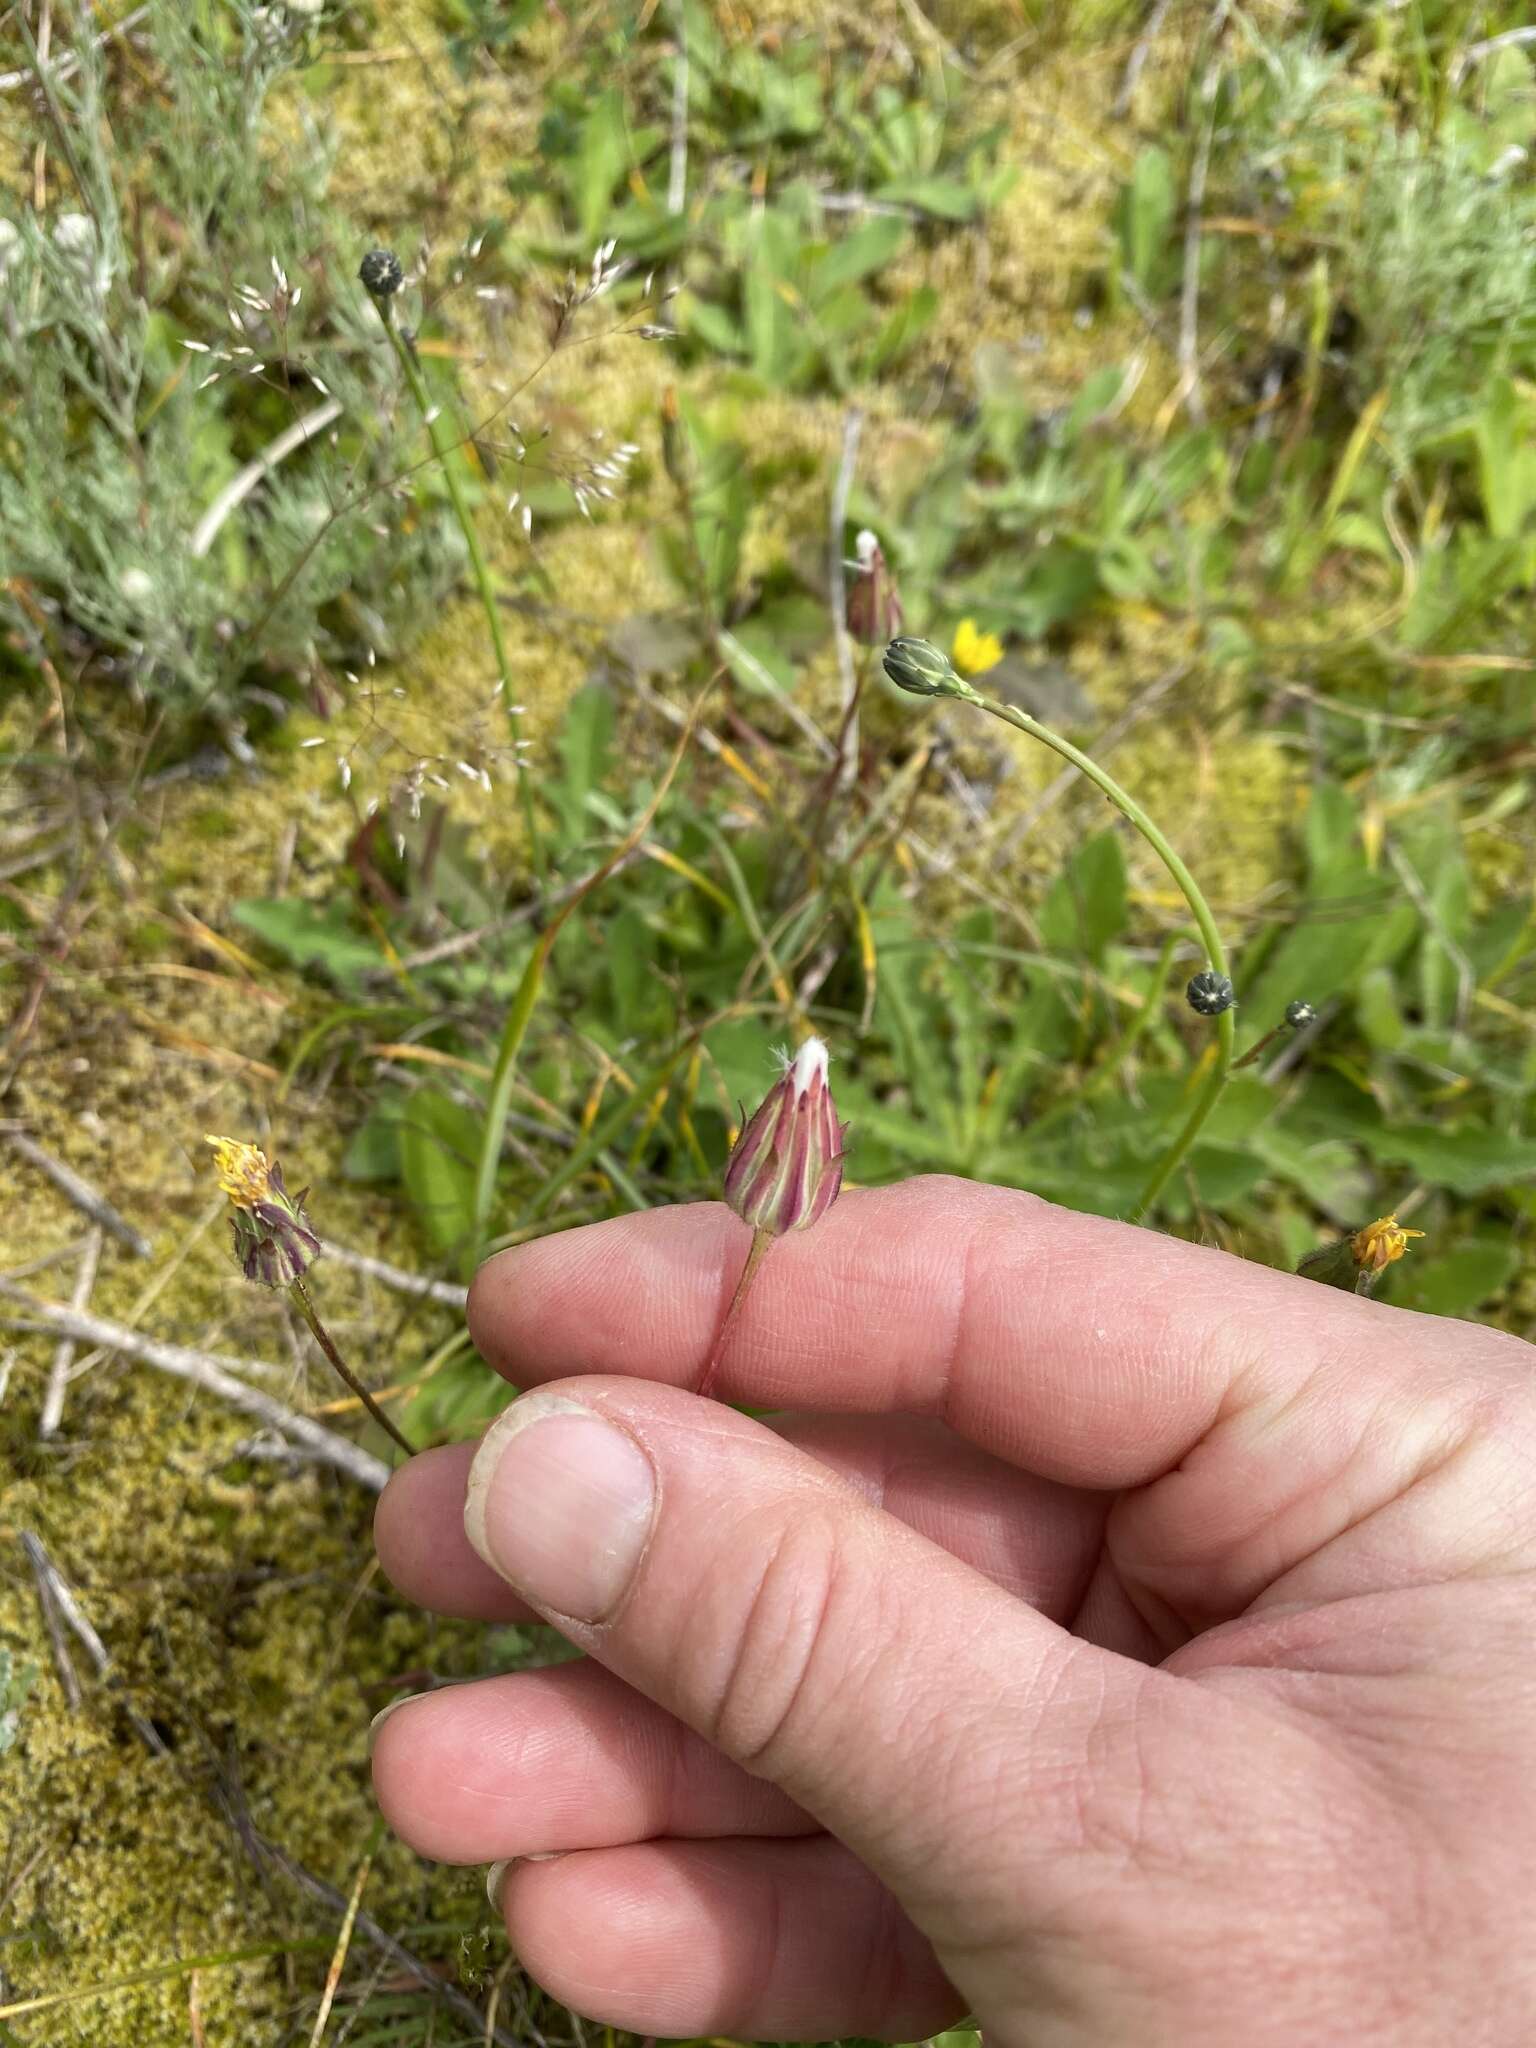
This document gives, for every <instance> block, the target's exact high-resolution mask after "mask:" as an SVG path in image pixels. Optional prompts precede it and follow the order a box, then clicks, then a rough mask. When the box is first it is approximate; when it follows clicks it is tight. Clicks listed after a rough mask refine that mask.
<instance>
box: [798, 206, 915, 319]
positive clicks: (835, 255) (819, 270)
mask: <svg viewBox="0 0 1536 2048" xmlns="http://www.w3.org/2000/svg"><path fill="white" fill-rule="evenodd" d="M906 239H907V224H906V222H905V221H904V220H901V219H900V218H899V217H898V216H896V215H894V214H888V213H885V214H876V216H875V218H874V219H873V220H868V221H865V223H864V225H863V226H862V227H858V228H855V229H854V230H853V232H852V234H848V235H844V236H843V237H842V238H841V240H839V241H836V242H833V243H831V244H830V245H829V246H828V248H827V251H826V254H825V255H824V256H822V257H821V258H820V259H819V260H818V261H817V263H816V264H815V267H814V269H813V272H812V280H813V282H812V290H813V292H814V294H815V296H816V298H817V299H818V300H820V299H823V298H829V297H830V296H831V295H832V293H833V292H835V291H839V290H840V289H841V288H842V287H843V286H844V285H849V284H858V283H860V282H861V281H862V280H863V279H864V278H866V277H869V276H871V275H872V274H873V273H874V272H875V271H877V270H883V269H884V267H885V265H886V264H887V263H889V262H890V261H891V259H892V257H893V256H895V254H896V252H897V250H898V249H900V247H901V245H902V243H903V242H904V241H905V240H906Z"/></svg>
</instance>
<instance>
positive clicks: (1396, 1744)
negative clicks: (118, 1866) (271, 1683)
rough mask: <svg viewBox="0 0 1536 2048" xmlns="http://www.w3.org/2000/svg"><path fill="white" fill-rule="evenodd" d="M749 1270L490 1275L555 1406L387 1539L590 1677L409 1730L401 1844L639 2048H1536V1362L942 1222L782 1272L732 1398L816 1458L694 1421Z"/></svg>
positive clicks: (697, 1236) (710, 1251)
mask: <svg viewBox="0 0 1536 2048" xmlns="http://www.w3.org/2000/svg"><path fill="white" fill-rule="evenodd" d="M744 1237H745V1232H744V1230H743V1227H742V1225H741V1224H739V1223H738V1222H737V1221H736V1220H735V1219H734V1218H732V1217H731V1216H730V1215H729V1214H728V1212H727V1211H726V1210H725V1209H723V1208H721V1207H718V1206H715V1205H704V1206H699V1207H690V1208H674V1209H664V1210H656V1211H652V1212H650V1213H647V1214H643V1215H633V1216H625V1217H622V1218H619V1219H617V1220H616V1221H613V1222H609V1223H602V1224H597V1225H594V1226H592V1227H591V1228H588V1229H584V1230H578V1231H573V1232H571V1233H570V1234H568V1235H563V1236H557V1237H551V1238H547V1239H544V1240H541V1241H540V1242H538V1243H535V1244H531V1245H528V1246H525V1247H523V1248H521V1249H519V1250H516V1251H513V1252H509V1253H504V1254H502V1255H501V1256H500V1257H498V1258H495V1259H493V1260H492V1261H491V1262H490V1263H489V1264H488V1265H487V1266H486V1267H485V1268H484V1269H483V1270H482V1272H481V1273H480V1275H479V1277H478V1279H477V1281H476V1283H475V1287H474V1290H473V1293H472V1296H471V1301H470V1321H471V1327H472V1329H473V1331H474V1335H475V1340H476V1342H477V1344H478V1345H479V1347H480V1349H481V1351H482V1352H483V1353H484V1354H485V1356H486V1357H487V1358H488V1359H489V1360H490V1362H491V1363H492V1364H493V1365H495V1366H497V1367H498V1368H499V1369H501V1370H502V1371H504V1372H505V1373H506V1374H507V1375H508V1376H509V1377H510V1378H511V1379H513V1380H514V1381H515V1382H516V1383H517V1384H518V1385H519V1386H521V1387H524V1388H537V1389H538V1390H539V1391H537V1392H533V1393H524V1394H523V1396H522V1397H521V1398H520V1399H519V1400H517V1401H516V1402H515V1403H514V1404H513V1405H512V1407H511V1408H510V1409H509V1410H508V1411H507V1412H506V1414H505V1415H504V1416H502V1417H501V1418H500V1419H499V1420H498V1421H497V1423H496V1424H495V1425H494V1426H493V1428H492V1429H491V1430H490V1431H489V1432H488V1434H487V1436H486V1437H485V1438H484V1440H483V1442H482V1445H481V1447H480V1449H479V1451H478V1453H476V1452H475V1450H474V1447H473V1446H467V1445H466V1446H456V1447H453V1448H449V1449H444V1450H437V1451H431V1452H428V1453H426V1454H425V1455H424V1456H421V1457H418V1458H416V1459H415V1460H414V1461H413V1462H412V1463H411V1464H409V1465H407V1466H406V1467H405V1468H404V1469H403V1470H402V1471H400V1472H399V1473H397V1474H396V1476H395V1478H394V1479H393V1481H392V1482H391V1484H390V1486H389V1488H388V1490H387V1492H386V1493H385V1495H384V1497H383V1500H382V1502H381V1503H380V1507H379V1514H378V1523H377V1536H378V1546H379V1553H380V1556H381V1558H382V1560H383V1564H384V1567H385V1570H386V1571H387V1572H388V1574H389V1576H390V1578H391V1579H392V1580H393V1581H394V1582H395V1584H396V1585H397V1586H399V1587H400V1588H401V1590H402V1591H404V1592H406V1593H407V1594H409V1595H410V1596H412V1597H413V1598H415V1599H417V1600H419V1601H421V1602H423V1603H424V1604H425V1605H427V1606H429V1607H432V1608H435V1609H437V1610H438V1611H440V1612H443V1613H450V1614H458V1615H470V1616H478V1617H481V1618H484V1619H486V1620H508V1619H517V1618H519V1617H524V1618H525V1617H526V1616H527V1614H528V1612H529V1609H528V1608H527V1607H524V1606H523V1605H521V1604H520V1602H519V1600H518V1598H517V1597H516V1595H515V1594H514V1593H513V1592H512V1591H510V1590H509V1587H515V1588H516V1589H517V1593H518V1594H521V1595H522V1596H523V1597H524V1598H525V1599H526V1600H527V1601H528V1602H530V1603H531V1606H532V1608H533V1610H534V1611H535V1612H537V1613H538V1614H540V1615H542V1616H544V1617H546V1618H548V1619H550V1620H553V1621H555V1622H556V1623H557V1624H558V1625H559V1626H560V1628H561V1629H562V1630H563V1631H564V1632H565V1634H567V1635H568V1636H569V1637H570V1638H571V1640H572V1641H573V1642H575V1643H577V1644H579V1645H580V1646H581V1647H582V1648H583V1649H584V1650H586V1651H587V1652H588V1653H589V1655H588V1659H587V1660H586V1661H583V1662H581V1663H577V1664H572V1665H566V1666H562V1667H560V1668H558V1669H556V1670H552V1671H549V1672H536V1673H526V1674H520V1675H513V1676H506V1677H497V1678H489V1679H485V1680H482V1681H479V1682H477V1683H475V1684H473V1685H468V1686H462V1687H458V1686H455V1687H450V1688H445V1689H444V1690H442V1691H439V1692H435V1693H431V1694H428V1695H425V1696H423V1697H421V1698H418V1699H415V1700H411V1701H409V1702H406V1703H405V1704H404V1705H403V1706H402V1707H400V1708H398V1709H396V1710H393V1711H391V1712H390V1715H389V1718H388V1720H387V1721H385V1722H383V1723H382V1724H381V1725H380V1726H379V1728H378V1731H377V1743H376V1748H375V1755H374V1777H375V1784H376V1786H377V1790H378V1795H379V1798H380V1801H381V1803H382V1805H383V1808H384V1811H385V1813H386V1815H387V1816H388V1817H389V1819H390V1821H391V1822H392V1823H393V1825H394V1826H395V1827H396V1828H397V1829H398V1831H399V1832H400V1833H401V1834H402V1835H403V1836H404V1837H405V1838H406V1840H408V1841H409V1842H411V1843H413V1844H414V1845H415V1847H416V1848H418V1849H419V1850H421V1851H422V1852H423V1853H424V1854H427V1855H430V1856H434V1857H438V1858H441V1859H444V1860H447V1861H451V1862H480V1861H489V1860H491V1859H500V1858H509V1857H510V1858H516V1859H520V1860H517V1861H514V1862H512V1863H511V1864H510V1865H509V1867H508V1869H507V1871H506V1872H505V1875H504V1877H503V1879H502V1881H501V1885H500V1892H499V1902H500V1905H501V1909H502V1911H503V1913H504V1915H505V1918H506V1923H507V1930H508V1934H509V1936H510V1938H511V1940H512V1943H513V1945H514V1947H515V1949H516V1951H517V1953H518V1955H519V1956H520V1958H521V1959H522V1960H523V1962H524V1963H525V1964H526V1966H527V1968H528V1969H529V1971H530V1972H531V1973H532V1974H533V1976H534V1977H535V1978H537V1980H538V1981H539V1982H540V1983H541V1984H543V1985H544V1986H546V1987H547V1988H548V1989H549V1990H550V1991H551V1992H552V1993H554V1994H555V1995H556V1996H557V1997H559V1998H560V1999H562V2000H564V2001H565V2002H567V2003H568V2004H570V2005H572V2006H574V2007H575V2008H576V2009H577V2010H579V2011H581V2012H583V2013H586V2014H589V2015H590V2016H591V2017H592V2018H594V2019H597V2020H604V2021H609V2022H612V2023H614V2024H616V2025H620V2026H624V2027H629V2028H632V2029H634V2031H636V2032H637V2033H641V2034H663V2035H700V2034H713V2033H719V2032H729V2033H732V2034H736V2035H740V2036H747V2037H757V2038H780V2039H783V2038H789V2039H807V2038H814V2037H822V2038H825V2037H830V2036H836V2035H847V2034H865V2035H876V2036H881V2037H885V2038H890V2039H907V2040H910V2039H915V2038H917V2037H919V2036H923V2035H926V2034H929V2033H932V2032H934V2031H936V2030H938V2029H939V2028H941V2027H943V2026H945V2025H946V2024H948V2023H950V2022H952V2021H953V2020H954V2019H955V2018H956V2017H957V2016H958V2015H960V2014H961V2013H963V2012H965V2011H967V2010H969V2011H971V2012H973V2013H974V2014H975V2015H976V2016H977V2018H978V2019H979V2020H980V2021H981V2023H982V2026H983V2029H984V2031H985V2033H986V2036H987V2039H988V2041H989V2042H996V2043H998V2044H1013V2043H1017V2044H1019V2048H1023V2044H1025V2043H1028V2048H1117V2044H1121V2043H1125V2044H1135V2048H1161V2044H1164V2043H1166V2044H1170V2048H1172V2044H1177V2048H1201V2044H1222V2048H1225V2044H1229V2043H1230V2044H1241V2048H1268V2044H1280V2043H1284V2044H1286V2048H1293V2044H1295V2043H1297V2042H1301V2041H1305V2042H1307V2043H1309V2044H1315V2048H1326V2044H1331V2043H1345V2042H1347V2043H1349V2044H1350V2048H1367V2044H1372V2043H1383V2044H1385V2043H1391V2044H1392V2048H1410V2044H1420V2043H1422V2044H1424V2048H1430V2044H1433V2048H1442V2044H1444V2043H1446V2042H1449V2041H1453V2040H1454V2041H1456V2042H1457V2043H1458V2044H1461V2048H1471V2044H1490V2048H1491V2044H1503V2043H1511V2044H1513V2043H1515V2042H1521V2043H1523V2042H1526V2041H1528V2040H1530V2039H1531V2038H1532V2031H1533V2025H1536V2017H1533V2016H1536V1665H1533V1660H1532V1643H1533V1638H1536V1572H1533V1562H1536V1560H1533V1552H1536V1376H1533V1372H1532V1367H1533V1364H1536V1356H1533V1353H1532V1351H1531V1349H1530V1348H1529V1347H1527V1346H1526V1345H1524V1344H1521V1343H1519V1342H1518V1341H1517V1340H1515V1339H1512V1338H1509V1337H1506V1336H1502V1335H1499V1334H1498V1333H1495V1332H1492V1331H1487V1330H1482V1329H1478V1328H1476V1327H1474V1326H1471V1325H1468V1324H1464V1323H1454V1322H1447V1321H1441V1320H1438V1319H1433V1318H1430V1317H1425V1316H1417V1315H1410V1314H1407V1313H1404V1312H1402V1311H1400V1310H1395V1309H1392V1308H1388V1307H1384V1306H1382V1305H1380V1304H1378V1303H1373V1302H1368V1301H1360V1300H1356V1299H1354V1298H1353V1297H1351V1296H1349V1295H1346V1294H1343V1293H1338V1292H1335V1291H1334V1290H1332V1289H1327V1288H1322V1287H1317V1286H1314V1285H1312V1284H1310V1283H1308V1282H1306V1281H1303V1280H1297V1279H1294V1278H1291V1277H1289V1276H1287V1275H1284V1274H1279V1273H1275V1272H1271V1271H1269V1270H1267V1269H1265V1268H1262V1267H1259V1266H1255V1265H1249V1264H1246V1263H1244V1262H1243V1261H1242V1260H1239V1259H1234V1258H1231V1257H1228V1256H1227V1255H1225V1254H1223V1253H1220V1252H1215V1251H1209V1250H1204V1249H1201V1248H1199V1247H1196V1246H1191V1245H1187V1244H1183V1243H1179V1242H1176V1241H1174V1240H1171V1239H1168V1238H1164V1237H1161V1236H1158V1235H1156V1234H1154V1233H1152V1232H1150V1231H1145V1230H1136V1229H1131V1228H1129V1227H1127V1226H1124V1225H1121V1224H1116V1223H1109V1222H1104V1221H1101V1220H1099V1219H1097V1218H1092V1217H1086V1216H1079V1215H1074V1214H1071V1213H1068V1212H1065V1211H1062V1210H1058V1209H1054V1208H1052V1207H1050V1206H1049V1205H1048V1204H1046V1203H1044V1202H1041V1201H1038V1200H1035V1199H1034V1198H1032V1197H1030V1196H1026V1195H1021V1194H1015V1193H1011V1192H1006V1191H1003V1190H999V1189H994V1188H987V1187H979V1186H974V1185H972V1184H970V1183H967V1182H962V1181H953V1180H935V1179H929V1180H920V1181H914V1182H910V1183H908V1184H906V1185H905V1186H902V1187H897V1188H891V1189H888V1190H883V1191H878V1192H869V1193H856V1194H849V1195H846V1196H845V1197H844V1198H843V1200H842V1201H841V1202H839V1204H838V1205H837V1207H836V1208H835V1209H834V1210H833V1211H832V1212H831V1213H830V1215H829V1216H828V1217H827V1218H826V1220H825V1221H824V1222H823V1223H821V1224H820V1225H819V1226H818V1228H817V1229H816V1230H815V1231H814V1232H812V1233H809V1234H807V1235H805V1236H801V1237H787V1238H785V1239H783V1240H782V1241H781V1242H780V1243H779V1244H778V1245H776V1247H775V1249H774V1252H773V1256H772V1257H771V1258H770V1259H768V1261H767V1262H766V1264H765V1265H764V1267H763V1269H762V1271H761V1273H760V1275H759V1276H758V1280H757V1283H756V1286H755V1287H754V1289H753V1292H752V1294H751V1297H750V1299H749V1301H748V1303H747V1305H746V1307H745V1309H744V1310H743V1313H742V1316H741V1319H740V1322H739V1323H738V1325H737V1327H736V1330H735V1331H734V1333H733V1337H732V1341H731V1345H730V1348H729V1351H728V1353H727V1356H726V1359H725V1361H724V1366H723V1370H722V1374H721V1386H722V1391H723V1392H724V1393H725V1394H726V1395H727V1397H728V1398H730V1399H732V1400H737V1401H742V1402H746V1403H750V1404H752V1405H753V1406H755V1407H765V1408H774V1409H781V1408H782V1409H785V1410H787V1411H789V1412H788V1413H787V1414H785V1415H783V1416H781V1417H779V1418H778V1419H776V1420H775V1421H774V1422H773V1423H771V1424H770V1423H766V1422H761V1421H753V1420H750V1419H749V1418H747V1417H746V1416H743V1415H739V1414H737V1413H735V1412H733V1411H732V1410H731V1409H728V1408H722V1407H720V1406H718V1405H716V1404H714V1403H712V1402H703V1401H700V1400H699V1399H698V1398H697V1397H696V1396H694V1395H693V1394H690V1393H689V1392H687V1391H686V1389H687V1388H688V1387H689V1386H690V1385H692V1384H695V1383H696V1382H697V1380H698V1377H699V1374H700V1372H701V1370H702V1368H703V1365H704V1361H705V1359H706V1358H707V1357H708V1355H709V1350H710V1344H711V1339H712V1337H713V1334H714V1331H715V1327H716V1324H717V1322H718V1320H719V1316H720V1314H721V1311H722V1308H723V1306H724V1303H725V1302H726V1301H727V1300H728V1299H729V1296H730V1293H731V1289H732V1287H733V1285H734V1282H735V1279H736V1274H737V1270H738V1268H739V1266H740V1263H741V1257H742V1250H743V1242H744ZM472 1456H473V1459H474V1463H473V1468H471V1458H472ZM466 1487H468V1491H469V1513H468V1526H469V1531H470V1539H472V1541H473V1544H474V1546H475V1547H474V1548H472V1547H471V1541H470V1540H466V1537H465V1534H464V1520H463V1515H464V1507H465V1496H466ZM476 1550H478V1551H479V1552H480V1553H481V1555H477V1554H476ZM482 1558H487V1559H490V1560H492V1561H493V1562H491V1563H487V1562H483V1561H482ZM551 1852H563V1853H557V1854H556V1860H535V1861H526V1860H521V1859H525V1858H528V1857H530V1856H533V1857H545V1856H548V1855H549V1854H550V1853H551Z"/></svg>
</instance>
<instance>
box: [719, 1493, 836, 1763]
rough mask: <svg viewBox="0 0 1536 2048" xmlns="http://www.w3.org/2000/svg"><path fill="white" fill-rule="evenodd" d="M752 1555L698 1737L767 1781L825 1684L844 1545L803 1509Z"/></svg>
mask: <svg viewBox="0 0 1536 2048" xmlns="http://www.w3.org/2000/svg"><path fill="white" fill-rule="evenodd" d="M752 1547H753V1550H754V1554H755V1555H756V1557H757V1558H758V1559H759V1564H758V1568H757V1570H756V1572H755V1574H749V1575H744V1576H743V1578H742V1580H741V1581H740V1582H739V1583H738V1587H737V1591H736V1596H735V1599H734V1601H733V1605H734V1608H735V1615H734V1620H733V1622H732V1625H731V1627H730V1629H729V1630H728V1631H727V1633H726V1637H725V1649H724V1653H723V1655H721V1654H720V1653H719V1651H718V1650H717V1652H716V1656H717V1659H718V1661H717V1664H716V1669H715V1673H714V1680H713V1685H712V1687H711V1691H712V1704H711V1707H710V1710H709V1714H708V1722H707V1725H706V1727H705V1729H704V1733H705V1734H706V1735H707V1736H708V1737H709V1739H710V1740H711V1741H712V1742H713V1743H714V1744H715V1746H716V1747H717V1748H719V1749H721V1750H723V1751H724V1752H725V1754H726V1755H727V1756H729V1757H731V1758H733V1759H734V1760H735V1761H736V1762H737V1763H739V1764H741V1765H742V1766H743V1768H744V1769H747V1770H749V1771H753V1772H756V1773H758V1774H760V1775H765V1776H771V1775H773V1774H774V1770H773V1766H774V1759H775V1757H776V1755H777V1754H778V1753H779V1752H781V1751H782V1750H784V1749H785V1748H786V1746H788V1745H790V1744H793V1743H795V1742H797V1741H799V1740H800V1739H801V1731H802V1730H803V1728H804V1726H805V1723H806V1722H807V1721H808V1720H810V1719H812V1718H813V1717H814V1716H815V1714H816V1712H817V1711H818V1702H819V1701H820V1700H821V1699H822V1697H823V1696H824V1693H825V1688H826V1685H827V1684H828V1683H829V1682H831V1674H830V1671H829V1669H828V1667H829V1665H830V1662H831V1659H832V1656H833V1648H832V1645H831V1643H830V1641H829V1636H830V1620H831V1615H832V1611H833V1606H834V1602H835V1599H836V1594H837V1587H838V1582H839V1578H840V1575H841V1571H842V1555H841V1553H842V1541H841V1536H840V1533H839V1529H838V1526H837V1523H836V1520H835V1518H834V1517H833V1516H831V1515H830V1514H828V1513H827V1512H825V1511H824V1510H821V1509H819V1508H817V1507H816V1506H814V1505H811V1506H809V1507H808V1508H803V1509H802V1510H801V1511H800V1512H799V1513H798V1514H797V1517H796V1519H795V1520H794V1521H793V1522H788V1523H781V1524H780V1525H779V1526H778V1527H777V1528H775V1529H773V1530H771V1531H769V1532H766V1533H765V1535H764V1536H763V1538H762V1539H761V1540H760V1541H758V1542H756V1543H755V1544H754V1545H753V1546H752ZM704 1625H705V1626H707V1625H708V1621H707V1617H706V1618H705V1621H704ZM716 1640H717V1642H718V1640H719V1638H717V1639H716Z"/></svg>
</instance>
